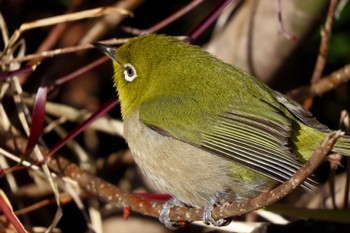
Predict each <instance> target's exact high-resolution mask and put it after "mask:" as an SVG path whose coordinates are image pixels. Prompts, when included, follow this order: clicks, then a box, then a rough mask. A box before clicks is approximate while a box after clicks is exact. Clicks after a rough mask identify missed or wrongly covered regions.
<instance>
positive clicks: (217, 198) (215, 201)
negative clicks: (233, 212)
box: [203, 192, 232, 226]
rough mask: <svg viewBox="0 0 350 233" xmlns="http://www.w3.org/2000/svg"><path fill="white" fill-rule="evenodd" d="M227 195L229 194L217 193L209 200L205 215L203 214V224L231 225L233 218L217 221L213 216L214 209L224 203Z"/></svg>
mask: <svg viewBox="0 0 350 233" xmlns="http://www.w3.org/2000/svg"><path fill="white" fill-rule="evenodd" d="M226 194H227V192H217V193H216V194H215V195H214V196H213V197H211V198H210V199H209V201H208V204H207V206H206V207H205V208H204V213H203V222H204V223H205V224H207V225H209V224H210V223H211V224H212V225H214V226H226V225H228V224H230V223H231V221H232V218H222V219H218V220H215V219H214V218H213V217H212V216H211V211H212V210H213V209H214V207H216V206H218V205H220V204H221V203H222V201H223V200H224V197H225V196H226Z"/></svg>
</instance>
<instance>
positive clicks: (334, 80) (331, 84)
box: [287, 64, 350, 102]
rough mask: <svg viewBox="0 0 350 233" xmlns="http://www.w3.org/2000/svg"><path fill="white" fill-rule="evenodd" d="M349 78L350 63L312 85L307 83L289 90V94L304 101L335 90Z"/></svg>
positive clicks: (299, 100) (290, 96) (297, 99)
mask: <svg viewBox="0 0 350 233" xmlns="http://www.w3.org/2000/svg"><path fill="white" fill-rule="evenodd" d="M349 80H350V64H348V65H346V66H344V67H343V68H341V69H339V70H337V71H334V72H333V73H331V74H330V75H327V76H325V77H324V78H322V79H320V80H318V81H317V82H315V83H313V84H311V85H305V86H302V87H299V88H296V89H294V90H291V91H289V92H287V96H288V97H289V98H292V99H294V100H296V101H298V102H302V101H303V100H305V99H307V98H309V97H315V96H320V95H322V94H324V93H326V92H327V91H330V90H333V89H335V88H336V87H338V86H339V85H341V84H343V83H345V82H347V81H349Z"/></svg>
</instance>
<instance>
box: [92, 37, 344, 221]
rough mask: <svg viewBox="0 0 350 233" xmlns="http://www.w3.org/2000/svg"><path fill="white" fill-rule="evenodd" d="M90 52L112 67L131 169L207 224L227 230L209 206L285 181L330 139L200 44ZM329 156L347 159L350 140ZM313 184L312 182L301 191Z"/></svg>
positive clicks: (135, 44)
mask: <svg viewBox="0 0 350 233" xmlns="http://www.w3.org/2000/svg"><path fill="white" fill-rule="evenodd" d="M94 45H95V46H96V47H97V48H98V49H100V50H101V51H103V52H104V53H105V54H106V55H108V56H109V57H110V58H111V59H112V60H113V64H114V72H115V73H114V84H115V87H116V88H117V90H118V94H119V98H120V101H121V112H122V117H123V120H124V134H125V139H126V141H127V143H128V145H129V147H130V150H131V152H132V154H133V157H134V159H135V161H136V163H137V164H138V166H139V167H140V168H141V170H142V171H143V173H144V174H145V176H146V177H147V178H148V179H149V180H150V181H151V183H153V184H154V185H155V186H156V187H157V188H158V189H159V190H160V191H162V192H164V193H169V194H170V195H172V196H173V197H174V198H176V199H177V200H179V201H180V202H182V203H184V204H187V205H190V206H193V207H205V210H206V213H205V216H204V221H205V222H211V223H213V224H215V225H219V224H223V223H224V221H215V220H213V219H212V218H211V215H210V211H211V209H212V206H213V205H214V204H215V203H217V202H219V203H222V202H224V201H228V200H236V201H239V200H243V199H248V198H252V197H255V196H257V195H258V194H260V193H262V192H265V191H268V190H270V189H272V188H273V187H275V186H276V185H277V184H279V183H281V182H283V181H285V180H287V179H288V178H290V177H291V176H292V175H293V174H294V173H295V171H296V170H297V169H299V168H300V166H301V165H302V163H304V162H305V161H306V160H308V159H309V157H310V156H311V154H312V153H313V151H314V150H315V149H316V148H317V146H318V145H319V143H320V142H321V141H322V140H323V139H324V138H325V136H326V134H327V133H328V132H329V131H330V130H329V129H328V128H327V127H326V126H325V125H322V124H321V123H319V122H318V121H317V120H316V119H315V118H314V117H313V115H312V114H311V113H309V112H308V111H306V110H305V109H304V108H303V107H302V106H301V105H299V104H298V103H297V102H295V101H293V100H290V99H288V98H287V97H285V96H284V95H282V94H281V93H279V92H276V91H274V90H272V89H270V88H269V87H268V86H266V85H265V84H263V83H262V82H260V81H258V80H257V79H255V78H254V77H252V76H250V75H249V74H247V73H245V72H244V71H242V70H241V69H239V68H237V67H234V66H232V65H229V64H226V63H224V62H222V61H220V60H219V59H217V58H215V57H213V56H212V55H210V54H209V53H207V52H205V51H202V50H201V48H199V47H197V46H193V45H188V44H185V43H183V42H180V41H179V40H177V39H175V38H172V37H168V36H164V35H154V34H152V35H144V36H138V37H136V38H133V39H131V40H129V41H128V42H126V43H125V44H124V45H122V46H120V47H119V48H113V47H111V46H107V45H103V44H99V43H95V44H94ZM332 151H333V152H336V153H341V154H344V155H350V138H349V137H348V136H343V137H342V138H340V139H338V141H337V143H336V144H335V146H334V147H333V150H332ZM314 185H315V182H314V181H313V180H312V179H308V180H306V181H305V182H304V183H303V185H302V187H303V188H305V189H313V188H314ZM164 213H166V211H165V212H164ZM161 220H162V221H165V219H164V216H163V217H162V216H161Z"/></svg>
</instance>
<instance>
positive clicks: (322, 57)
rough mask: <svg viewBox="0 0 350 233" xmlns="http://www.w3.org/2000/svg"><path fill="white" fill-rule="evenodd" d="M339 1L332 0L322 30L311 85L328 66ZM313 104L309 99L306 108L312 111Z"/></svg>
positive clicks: (305, 102)
mask: <svg viewBox="0 0 350 233" xmlns="http://www.w3.org/2000/svg"><path fill="white" fill-rule="evenodd" d="M337 4H338V0H331V2H330V5H329V8H328V14H327V19H326V23H325V25H324V26H323V27H322V29H321V44H320V48H319V52H318V57H317V61H316V65H315V69H314V72H313V74H312V77H311V84H314V83H316V82H317V81H318V80H320V78H321V76H322V72H323V70H324V67H325V65H326V58H327V54H328V48H329V41H330V38H331V34H332V25H333V21H334V14H335V11H336V9H337ZM312 103H313V99H312V98H308V99H307V100H305V101H304V107H305V108H306V109H310V108H311V106H312Z"/></svg>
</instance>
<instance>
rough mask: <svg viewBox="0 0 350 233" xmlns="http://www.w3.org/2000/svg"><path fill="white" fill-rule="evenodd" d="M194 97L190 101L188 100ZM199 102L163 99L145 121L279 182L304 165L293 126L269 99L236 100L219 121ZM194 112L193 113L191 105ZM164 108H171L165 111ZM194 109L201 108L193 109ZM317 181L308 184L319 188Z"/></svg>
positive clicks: (144, 116) (144, 111)
mask: <svg viewBox="0 0 350 233" xmlns="http://www.w3.org/2000/svg"><path fill="white" fill-rule="evenodd" d="M187 98H188V97H187ZM191 101H195V100H191V99H186V101H185V99H183V98H171V97H169V98H162V100H161V103H160V102H157V103H155V102H151V103H148V104H147V106H145V107H143V108H141V109H140V118H141V120H142V121H143V122H144V123H145V124H146V125H148V126H149V127H150V128H152V129H154V130H157V131H158V132H159V133H161V134H163V135H167V136H171V137H174V138H176V139H178V140H181V141H185V142H187V143H190V144H192V145H194V146H197V147H199V148H201V149H203V150H206V151H210V152H212V153H213V154H215V155H218V156H221V157H224V158H226V159H228V160H231V161H234V162H237V163H239V164H241V165H244V166H246V167H249V168H251V169H253V170H255V171H256V172H259V173H261V174H263V175H265V176H268V177H270V178H272V179H274V180H277V181H279V182H284V181H285V180H287V179H289V178H290V177H291V176H292V175H293V174H294V173H295V172H296V171H297V170H298V169H299V168H300V166H301V163H300V162H299V161H298V159H297V158H296V156H294V155H293V154H292V153H291V147H290V145H289V143H290V142H289V139H290V136H291V132H292V122H291V120H290V119H288V118H287V117H286V116H285V115H284V114H283V113H282V112H281V111H280V110H279V109H277V108H276V107H274V106H272V105H270V104H269V103H266V102H263V101H254V102H244V101H242V100H239V101H233V102H232V103H231V104H230V105H229V107H228V108H227V109H226V111H225V112H222V113H220V114H216V115H215V116H214V117H213V116H209V115H210V114H212V112H210V113H208V112H205V110H203V109H201V107H200V104H198V103H197V106H196V105H193V104H195V103H193V102H191ZM187 104H188V106H192V111H187V110H186V109H191V108H188V106H186V105H187ZM159 106H163V107H167V109H166V110H165V111H159V109H162V108H159ZM193 106H196V107H195V108H194V109H193ZM315 186H316V183H315V182H313V181H312V179H309V180H307V181H306V182H304V184H303V188H305V189H314V188H315Z"/></svg>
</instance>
